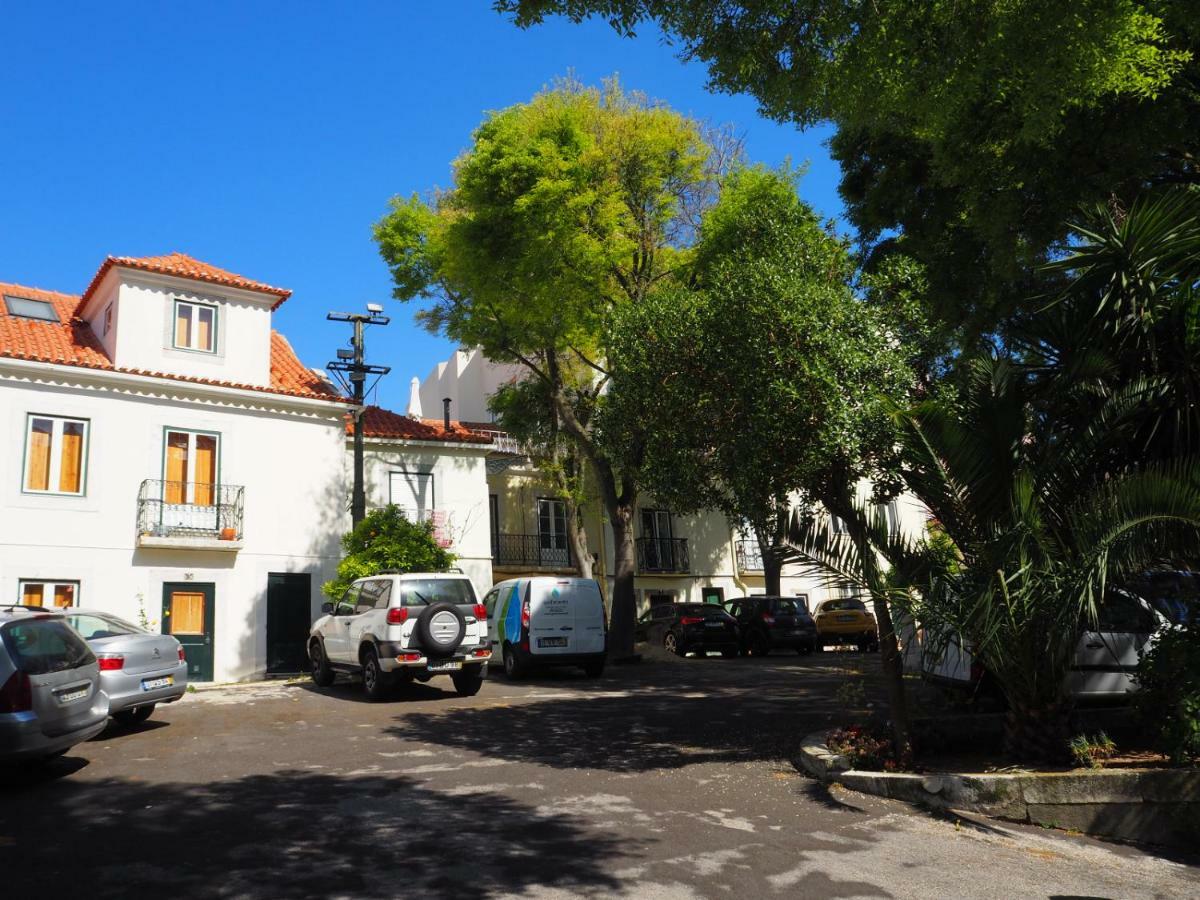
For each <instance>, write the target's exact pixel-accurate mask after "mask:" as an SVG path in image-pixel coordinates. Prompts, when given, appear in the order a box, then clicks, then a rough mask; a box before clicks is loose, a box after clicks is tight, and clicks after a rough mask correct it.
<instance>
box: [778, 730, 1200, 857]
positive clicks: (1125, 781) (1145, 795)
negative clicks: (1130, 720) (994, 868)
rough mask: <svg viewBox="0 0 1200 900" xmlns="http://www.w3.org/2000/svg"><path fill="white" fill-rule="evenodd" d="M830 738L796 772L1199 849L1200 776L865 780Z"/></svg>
mask: <svg viewBox="0 0 1200 900" xmlns="http://www.w3.org/2000/svg"><path fill="white" fill-rule="evenodd" d="M825 737H826V734H825V732H817V733H814V734H811V735H809V736H808V737H806V738H805V739H804V740H803V741H802V742H801V749H800V755H799V757H798V758H797V760H796V763H797V765H798V766H799V767H800V768H802V769H804V770H805V771H807V772H809V773H810V774H812V775H814V776H815V777H817V778H820V779H821V780H823V781H834V782H837V783H839V784H841V785H844V786H845V787H848V788H851V789H853V790H856V791H862V792H863V793H867V794H875V795H877V796H880V797H891V798H893V799H896V800H905V801H908V802H912V803H920V804H923V805H925V806H929V807H933V808H935V809H958V810H969V811H974V812H981V813H983V814H985V815H989V816H996V817H999V818H1004V819H1013V820H1016V821H1019V822H1031V823H1034V824H1037V825H1048V826H1051V827H1055V828H1069V829H1074V830H1077V831H1082V832H1086V833H1088V834H1096V835H1103V836H1106V837H1114V838H1120V839H1122V840H1130V841H1142V842H1146V843H1154V844H1165V845H1171V846H1184V845H1186V846H1190V847H1193V848H1194V847H1195V844H1196V841H1197V839H1198V838H1200V771H1196V770H1191V769H1098V770H1096V771H1087V770H1080V771H1076V772H1048V773H1032V772H1017V773H1012V774H1007V773H1005V774H990V773H979V774H959V773H942V774H930V775H914V774H906V773H893V772H864V771H857V770H851V769H850V768H849V764H848V761H847V759H846V757H844V756H841V755H839V754H836V753H833V752H832V751H831V750H830V749H829V748H828V746H826V744H825Z"/></svg>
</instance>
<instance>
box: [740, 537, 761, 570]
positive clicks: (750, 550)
mask: <svg viewBox="0 0 1200 900" xmlns="http://www.w3.org/2000/svg"><path fill="white" fill-rule="evenodd" d="M733 550H734V555H735V556H736V557H737V568H738V571H739V572H761V571H762V570H763V557H762V548H761V547H759V546H758V541H737V542H736V543H735V544H734V546H733Z"/></svg>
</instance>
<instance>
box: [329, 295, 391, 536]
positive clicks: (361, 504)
mask: <svg viewBox="0 0 1200 900" xmlns="http://www.w3.org/2000/svg"><path fill="white" fill-rule="evenodd" d="M325 318H326V319H328V320H329V321H330V322H352V323H353V324H354V336H353V337H352V338H351V339H350V349H349V350H345V349H341V350H338V352H337V359H335V360H334V361H333V362H331V363H330V364H329V365H328V366H327V368H328V369H329V371H331V372H335V373H337V377H338V380H339V381H341V383H342V387H343V388H345V389H346V390H348V392H349V393H350V396H351V399H353V400H354V411H353V412H352V413H351V415H352V416H353V418H354V490H353V493H352V494H351V495H350V521H351V522H352V523H353V524H354V525H358V523H359V522H361V521H362V520H363V519H364V518H366V515H367V492H366V489H365V488H364V486H363V433H362V416H363V401H364V400H365V398H366V382H367V376H368V375H375V376H377V377H376V381H378V380H379V379H380V378H382V377H383V376H384V375H386V374H387V373H388V372H390V371H391V368H390V367H389V366H372V365H368V364H367V361H366V356H367V348H366V343H365V341H364V339H363V331H364V326H366V325H386V324H387V323H388V322H390V321H391V319H389V318H388V317H387V316H385V315H384V314H383V307H382V306H380V305H379V304H378V303H368V304H367V311H366V312H365V313H340V312H331V313H329V314H328V315H327V316H325Z"/></svg>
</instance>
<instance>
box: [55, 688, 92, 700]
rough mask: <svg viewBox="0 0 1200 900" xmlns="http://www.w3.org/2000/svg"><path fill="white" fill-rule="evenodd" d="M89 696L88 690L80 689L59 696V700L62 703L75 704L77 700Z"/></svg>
mask: <svg viewBox="0 0 1200 900" xmlns="http://www.w3.org/2000/svg"><path fill="white" fill-rule="evenodd" d="M87 695H88V689H87V688H80V689H79V690H77V691H67V692H66V693H65V694H59V695H58V700H59V702H60V703H74V702H75V701H76V700H82V699H83V698H84V697H86V696H87Z"/></svg>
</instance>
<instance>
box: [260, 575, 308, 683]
mask: <svg viewBox="0 0 1200 900" xmlns="http://www.w3.org/2000/svg"><path fill="white" fill-rule="evenodd" d="M311 625H312V576H311V575H308V574H298V573H286V574H285V573H282V572H270V573H268V575H267V671H268V672H272V673H274V672H303V671H305V670H306V669H307V668H308V653H307V652H306V650H305V646H306V645H307V643H308V629H309V627H310V626H311Z"/></svg>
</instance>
